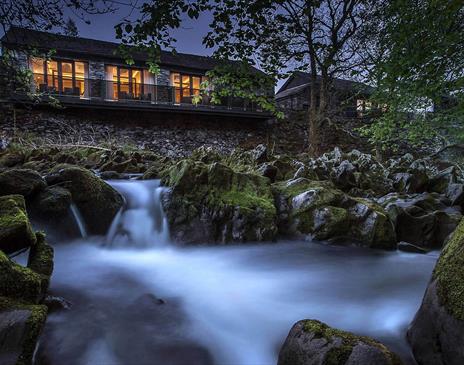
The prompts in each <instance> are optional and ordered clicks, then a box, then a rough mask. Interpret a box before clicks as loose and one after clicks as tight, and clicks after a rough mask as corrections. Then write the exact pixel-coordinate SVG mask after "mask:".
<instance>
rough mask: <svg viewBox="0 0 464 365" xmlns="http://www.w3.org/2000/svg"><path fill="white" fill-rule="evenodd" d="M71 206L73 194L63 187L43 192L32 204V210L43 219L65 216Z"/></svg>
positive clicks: (51, 187) (54, 187)
mask: <svg viewBox="0 0 464 365" xmlns="http://www.w3.org/2000/svg"><path fill="white" fill-rule="evenodd" d="M70 205H71V193H70V192H69V191H68V190H67V189H65V188H63V187H61V186H50V187H47V188H45V189H44V190H42V191H41V192H40V193H38V194H37V196H36V197H35V198H34V199H33V201H32V202H31V204H30V207H31V210H32V211H33V212H34V213H35V214H36V215H38V216H40V218H41V219H48V218H59V217H63V216H65V215H66V214H67V213H68V211H69V207H70Z"/></svg>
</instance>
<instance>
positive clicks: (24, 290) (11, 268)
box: [0, 251, 43, 303]
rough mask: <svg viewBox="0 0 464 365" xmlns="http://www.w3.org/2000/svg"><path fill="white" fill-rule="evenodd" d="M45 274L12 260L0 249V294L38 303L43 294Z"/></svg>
mask: <svg viewBox="0 0 464 365" xmlns="http://www.w3.org/2000/svg"><path fill="white" fill-rule="evenodd" d="M42 281H43V276H42V275H40V274H38V273H36V272H34V271H32V270H31V269H29V268H27V267H23V266H21V265H19V264H17V263H15V262H13V261H11V260H10V259H9V258H8V257H7V256H6V255H5V254H4V253H3V252H2V251H0V295H1V296H7V297H11V298H17V299H22V300H25V301H28V302H33V303H37V302H38V301H39V300H40V299H41V297H42V296H43V290H42Z"/></svg>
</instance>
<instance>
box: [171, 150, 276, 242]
mask: <svg viewBox="0 0 464 365" xmlns="http://www.w3.org/2000/svg"><path fill="white" fill-rule="evenodd" d="M163 181H164V182H165V184H166V185H168V186H170V187H171V193H170V195H169V198H168V199H167V200H168V203H167V204H166V205H165V208H166V212H167V216H168V220H169V224H170V229H171V236H172V237H173V238H174V239H175V240H176V241H180V242H184V243H185V242H187V243H199V242H204V243H206V242H221V243H227V242H245V241H268V240H272V239H273V238H274V237H275V234H276V232H277V228H276V225H275V215H276V212H275V207H274V204H273V196H272V193H271V189H270V182H269V179H267V178H266V177H263V176H260V175H257V174H253V173H244V172H237V171H234V170H233V169H231V168H230V167H228V166H225V165H223V164H221V163H218V162H214V163H212V164H205V163H203V162H198V161H193V160H191V159H185V160H182V161H180V162H178V163H177V164H176V165H174V166H172V167H171V168H170V169H169V170H167V171H165V176H164V178H163Z"/></svg>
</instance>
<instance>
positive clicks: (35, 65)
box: [31, 58, 47, 92]
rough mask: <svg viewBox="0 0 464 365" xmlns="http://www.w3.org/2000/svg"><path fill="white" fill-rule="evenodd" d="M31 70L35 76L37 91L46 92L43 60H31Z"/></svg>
mask: <svg viewBox="0 0 464 365" xmlns="http://www.w3.org/2000/svg"><path fill="white" fill-rule="evenodd" d="M31 70H32V73H33V74H34V85H35V87H36V88H37V90H38V91H42V92H43V91H46V88H47V85H46V83H45V76H44V60H43V58H33V59H32V60H31Z"/></svg>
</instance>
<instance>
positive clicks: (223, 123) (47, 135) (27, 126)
mask: <svg viewBox="0 0 464 365" xmlns="http://www.w3.org/2000/svg"><path fill="white" fill-rule="evenodd" d="M16 114H17V118H16V119H17V121H16V131H15V130H14V129H15V127H14V123H13V118H12V113H11V112H7V111H3V112H2V113H0V140H3V141H8V140H11V138H12V137H13V135H14V134H15V135H16V136H19V137H20V138H23V140H25V141H26V140H28V141H35V142H37V143H46V144H61V145H66V144H89V145H95V144H103V145H107V146H120V147H122V146H124V145H130V146H132V147H137V148H140V149H149V150H152V151H155V152H158V153H160V154H163V155H168V156H171V157H174V156H186V155H189V154H190V153H191V152H192V151H193V150H194V149H196V148H198V147H201V146H209V147H214V148H215V149H217V150H220V151H222V152H223V153H229V152H231V151H232V150H233V149H234V148H235V147H244V148H248V147H254V146H256V145H257V144H260V143H267V142H268V138H269V137H268V123H267V122H266V121H259V120H251V119H250V120H246V119H243V118H226V117H208V116H201V115H195V114H194V113H190V114H174V113H165V114H158V113H155V112H149V113H147V112H140V111H128V112H125V111H121V110H119V111H116V110H115V111H108V110H100V111H98V110H89V109H87V110H84V109H80V110H77V109H76V110H64V111H51V110H49V109H43V110H33V111H30V110H28V111H24V110H23V111H18V112H17V113H16Z"/></svg>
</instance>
